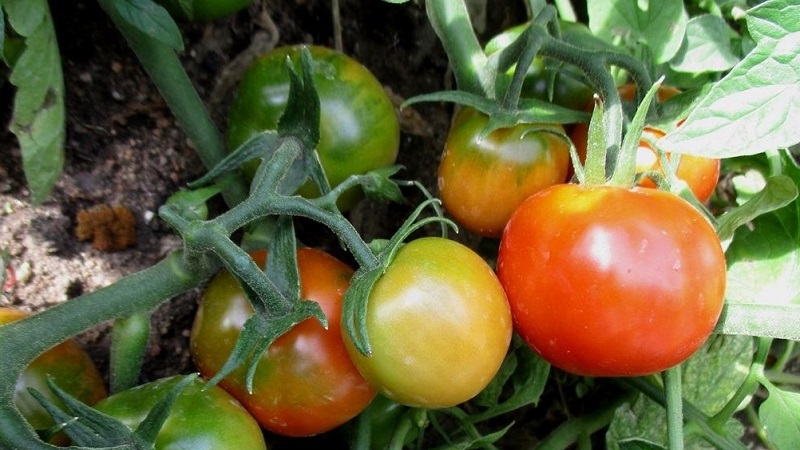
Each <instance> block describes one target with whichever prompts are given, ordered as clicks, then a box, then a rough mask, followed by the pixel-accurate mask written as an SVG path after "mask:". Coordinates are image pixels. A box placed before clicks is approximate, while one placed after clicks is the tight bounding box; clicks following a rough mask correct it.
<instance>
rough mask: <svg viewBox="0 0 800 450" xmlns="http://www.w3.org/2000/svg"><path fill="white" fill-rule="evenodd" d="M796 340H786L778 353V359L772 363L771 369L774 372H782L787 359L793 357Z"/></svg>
mask: <svg viewBox="0 0 800 450" xmlns="http://www.w3.org/2000/svg"><path fill="white" fill-rule="evenodd" d="M796 343H797V341H786V342H785V343H784V344H785V348H784V349H783V352H781V354H780V355H778V359H776V360H775V363H774V364H772V370H773V371H776V372H783V370H784V369H785V368H786V364H788V363H789V360H790V359H792V358H793V357H794V347H795V344H796Z"/></svg>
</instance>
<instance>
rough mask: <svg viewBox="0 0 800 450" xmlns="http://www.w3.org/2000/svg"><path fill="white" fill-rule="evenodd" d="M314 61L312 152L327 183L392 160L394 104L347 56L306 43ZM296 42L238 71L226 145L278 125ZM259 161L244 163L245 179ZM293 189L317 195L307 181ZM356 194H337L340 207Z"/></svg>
mask: <svg viewBox="0 0 800 450" xmlns="http://www.w3.org/2000/svg"><path fill="white" fill-rule="evenodd" d="M307 48H308V49H309V51H310V52H311V56H312V58H313V60H314V63H313V68H314V73H313V78H314V83H315V85H316V88H317V92H318V94H319V100H320V137H319V145H318V146H317V152H318V153H319V158H320V161H321V162H322V167H323V168H324V169H325V174H326V175H327V176H328V181H330V183H331V187H335V186H336V185H338V184H339V183H341V182H342V181H344V180H345V179H347V177H349V176H350V175H356V174H363V173H366V172H368V171H370V170H374V169H379V168H381V167H386V166H390V165H392V164H394V162H395V159H397V151H398V149H399V146H400V125H399V122H398V121H397V114H396V113H395V111H394V106H392V102H391V100H390V99H389V97H388V96H387V95H386V92H385V91H384V89H383V86H382V85H381V83H380V82H379V81H378V80H377V79H376V78H375V77H374V76H373V75H372V74H371V73H370V72H369V70H367V68H366V67H364V66H362V65H361V64H359V63H358V61H356V60H354V59H352V58H350V57H349V56H347V55H345V54H343V53H340V52H337V51H334V50H331V49H328V48H325V47H318V46H307ZM300 49H301V46H292V47H280V48H277V49H275V50H273V51H271V52H269V53H267V54H266V55H264V56H262V57H260V58H259V59H257V60H256V61H255V62H254V63H253V64H252V65H251V66H250V67H249V68H248V69H247V71H246V72H245V73H244V75H243V76H242V79H241V81H240V82H239V87H238V89H237V92H236V96H235V98H234V100H233V103H232V104H231V110H230V115H229V128H228V148H230V149H231V150H233V149H235V148H237V147H238V146H240V145H241V144H243V143H244V142H245V141H247V140H248V139H250V138H251V137H253V136H254V135H256V134H257V133H260V132H262V131H264V130H274V129H276V128H277V126H278V119H280V116H281V114H283V110H284V109H285V108H286V101H287V99H288V96H289V75H288V73H287V72H286V58H287V57H289V58H291V59H292V61H293V62H294V63H295V65H296V66H297V65H298V64H299V61H300ZM259 162H260V161H258V160H256V161H251V162H249V163H248V164H246V165H245V166H244V168H245V172H246V173H247V174H248V176H249V177H250V178H252V177H253V175H255V171H256V169H257V168H258V164H259ZM299 193H300V194H301V195H303V196H306V197H314V196H317V195H319V192H318V191H317V189H316V188H315V187H314V186H313V185H312V184H311V183H310V182H309V183H306V184H305V185H303V186H301V187H300V189H299ZM360 198H361V193H360V192H359V190H358V189H351V190H349V191H347V192H346V193H345V194H344V195H343V196H342V197H340V198H339V200H340V201H339V202H338V205H339V207H340V208H343V209H347V208H350V207H352V206H353V205H354V204H355V203H356V202H357V201H358V200H359V199H360Z"/></svg>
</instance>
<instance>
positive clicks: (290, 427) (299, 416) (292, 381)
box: [191, 248, 375, 436]
mask: <svg viewBox="0 0 800 450" xmlns="http://www.w3.org/2000/svg"><path fill="white" fill-rule="evenodd" d="M253 258H254V259H255V260H256V261H257V262H258V263H259V264H261V265H262V266H263V264H264V259H265V255H264V253H263V252H260V253H257V254H254V255H253ZM297 263H298V267H299V271H300V280H301V285H302V286H301V296H302V298H304V299H309V300H313V301H316V302H317V303H319V305H320V306H321V307H322V310H323V311H324V312H325V315H326V316H327V317H328V329H327V330H325V329H324V328H322V326H321V325H320V324H319V322H317V321H316V319H309V320H306V321H305V322H302V323H300V324H298V325H296V326H295V327H294V328H293V329H292V330H290V331H289V332H288V333H286V334H284V335H283V336H281V337H280V338H278V339H277V340H276V341H275V342H274V343H273V344H272V346H271V347H270V348H269V350H267V352H266V353H265V354H264V356H262V358H261V360H260V361H259V365H258V370H257V371H256V374H255V380H254V383H253V393H252V394H248V393H247V389H246V386H245V376H246V368H245V367H241V368H239V370H237V371H235V372H234V373H233V374H232V375H229V376H228V377H226V378H225V379H224V380H222V382H221V383H220V385H221V386H222V387H223V388H225V389H226V390H227V391H228V392H230V393H231V394H232V395H233V396H234V397H236V398H237V399H239V401H240V402H242V404H243V405H244V406H245V408H247V409H248V411H250V413H251V414H252V415H253V416H254V417H255V418H256V419H257V420H258V421H259V423H260V424H261V426H263V427H264V428H266V429H268V430H270V431H273V432H275V433H278V434H281V435H285V436H310V435H314V434H318V433H322V432H324V431H328V430H331V429H333V428H335V427H337V426H339V425H341V424H343V423H344V422H346V421H348V420H350V419H351V418H353V417H355V416H356V415H358V414H359V413H360V412H361V411H362V410H364V408H366V407H367V405H368V404H369V402H370V401H371V400H372V398H373V397H374V396H375V390H374V389H373V388H372V387H371V386H370V385H369V384H368V383H367V382H366V381H365V380H364V378H363V377H362V376H361V375H360V374H359V373H358V370H357V369H356V367H355V366H354V365H353V363H352V362H351V361H350V357H349V356H348V354H347V351H346V350H345V348H344V344H343V343H342V337H341V333H340V332H339V328H340V321H341V317H340V316H341V310H342V296H343V295H344V292H345V291H346V290H347V288H348V286H349V282H350V278H351V277H352V275H353V271H352V269H350V268H349V267H348V266H347V265H345V264H344V263H343V262H341V261H339V260H337V259H336V258H334V257H332V256H330V255H329V254H327V253H325V252H323V251H321V250H315V249H310V248H302V249H300V250H298V253H297ZM252 314H253V310H252V308H251V306H250V303H249V302H248V300H247V298H246V297H245V295H244V293H243V292H242V290H241V288H240V287H239V285H238V284H237V283H236V280H235V279H234V278H233V276H231V275H230V274H229V273H228V272H221V273H220V274H219V275H217V276H216V277H215V278H214V279H213V280H212V281H211V283H210V284H209V285H208V287H207V288H206V291H205V293H204V295H203V300H202V303H201V304H200V309H199V310H198V312H197V316H196V318H195V322H194V326H193V327H192V334H191V353H192V357H193V359H194V361H195V364H196V365H197V367H198V369H199V370H200V373H202V374H203V375H204V376H208V377H211V376H212V375H214V374H216V373H217V372H218V371H219V369H220V368H221V367H222V365H223V364H224V363H225V361H226V360H227V359H228V356H229V355H230V353H231V350H232V349H233V346H234V343H235V342H236V339H237V338H238V337H239V333H240V330H241V328H242V326H243V325H244V322H245V320H247V318H248V317H250V316H251V315H252Z"/></svg>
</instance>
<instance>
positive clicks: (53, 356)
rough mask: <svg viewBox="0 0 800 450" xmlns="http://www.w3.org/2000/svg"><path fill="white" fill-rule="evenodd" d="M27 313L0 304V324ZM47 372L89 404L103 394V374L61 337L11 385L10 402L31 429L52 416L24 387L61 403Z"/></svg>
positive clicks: (45, 423)
mask: <svg viewBox="0 0 800 450" xmlns="http://www.w3.org/2000/svg"><path fill="white" fill-rule="evenodd" d="M28 316H29V314H28V313H26V312H24V311H21V310H18V309H14V308H0V326H2V325H3V324H7V323H10V322H14V321H17V320H21V319H24V318H25V317H28ZM48 376H50V377H52V378H53V381H54V382H55V384H56V386H58V387H59V388H61V389H63V390H64V391H66V392H67V393H69V394H70V395H72V396H73V397H75V398H77V399H78V400H80V401H82V402H84V403H86V404H89V405H93V404H95V403H96V402H98V401H99V400H101V399H103V398H104V397H105V396H106V395H107V393H106V387H105V384H104V383H103V377H102V376H101V375H100V372H99V371H98V370H97V367H96V366H95V365H94V362H93V361H92V359H91V358H90V357H89V355H88V354H87V353H86V352H85V351H83V349H82V348H81V347H80V346H79V345H78V344H77V343H76V342H75V341H74V340H72V339H70V340H67V341H64V342H62V343H61V344H59V345H57V346H55V347H53V348H51V349H50V350H48V351H46V352H45V353H43V354H41V355H39V357H38V358H36V359H34V360H33V361H32V362H31V363H30V364H29V365H28V367H26V368H25V370H24V371H23V372H22V375H21V376H20V378H19V379H18V380H17V384H16V386H15V388H14V404H15V405H16V407H17V409H19V411H20V412H21V413H22V415H23V416H24V417H25V419H26V420H27V421H28V422H29V423H30V424H31V426H32V427H33V428H35V429H45V428H49V427H51V426H53V419H52V418H51V417H50V414H48V413H47V411H46V410H45V409H44V408H43V407H42V406H41V405H39V402H38V401H36V399H34V398H33V397H32V396H31V395H30V394H29V393H28V388H33V389H36V390H37V391H39V392H41V393H42V394H44V396H45V397H46V398H47V399H48V400H51V401H53V402H55V403H56V404H57V405H60V406H63V403H62V402H61V400H59V399H58V397H56V395H55V394H53V392H52V391H51V390H50V387H49V386H48V385H47V377H48ZM62 438H63V436H62V437H58V436H57V439H56V441H55V442H58V443H65V441H63V439H62Z"/></svg>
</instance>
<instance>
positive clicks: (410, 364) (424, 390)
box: [344, 237, 512, 408]
mask: <svg viewBox="0 0 800 450" xmlns="http://www.w3.org/2000/svg"><path fill="white" fill-rule="evenodd" d="M367 330H368V334H369V342H370V344H371V347H372V355H371V356H369V357H367V356H364V355H362V354H361V353H359V351H358V350H357V349H356V348H355V346H354V344H353V342H352V341H351V340H350V338H349V336H348V335H347V333H344V340H345V345H346V347H347V350H348V351H349V353H350V356H351V357H352V358H353V362H355V364H356V366H358V369H359V370H360V371H361V373H362V374H363V375H364V377H365V378H366V379H367V380H369V382H370V383H372V385H374V386H375V387H376V388H377V389H378V391H379V392H380V393H381V394H383V395H385V396H386V397H388V398H390V399H392V400H394V401H396V402H398V403H401V404H404V405H407V406H413V407H422V408H444V407H448V406H453V405H457V404H459V403H462V402H465V401H467V400H469V399H471V398H472V397H474V396H475V395H477V394H478V393H479V392H480V391H481V390H483V388H484V387H486V385H487V384H488V383H489V381H491V379H492V377H493V376H494V375H495V374H496V373H497V370H498V369H499V368H500V364H501V363H502V362H503V358H504V357H505V355H506V352H507V351H508V346H509V342H510V340H511V332H512V324H511V315H510V310H509V306H508V301H507V300H506V296H505V293H504V292H503V288H502V287H501V286H500V283H499V282H498V280H497V277H496V276H495V274H494V272H493V271H492V269H491V268H490V267H489V266H488V265H487V264H486V262H485V261H484V260H483V259H481V257H480V256H478V255H477V254H476V253H474V252H473V251H472V250H470V249H469V248H467V247H465V246H464V245H462V244H459V243H457V242H455V241H450V240H447V239H443V238H438V237H427V238H421V239H417V240H414V241H411V242H410V243H408V244H405V245H404V246H403V247H401V248H400V249H399V251H398V252H397V255H396V257H395V259H394V260H393V261H392V262H391V264H390V265H389V266H388V267H387V269H386V271H385V273H384V274H383V276H382V277H381V278H379V279H378V281H377V282H376V283H375V286H374V287H373V289H372V292H371V293H370V296H369V300H368V307H367Z"/></svg>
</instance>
